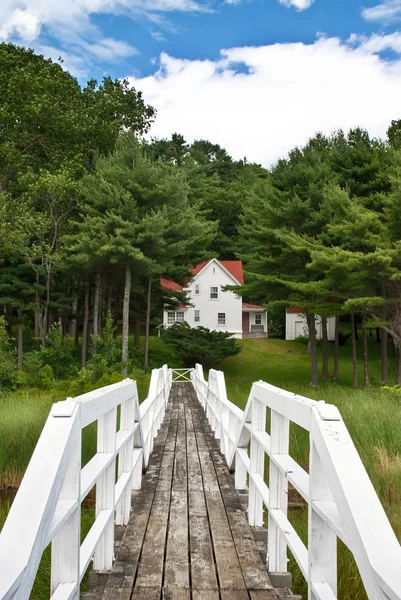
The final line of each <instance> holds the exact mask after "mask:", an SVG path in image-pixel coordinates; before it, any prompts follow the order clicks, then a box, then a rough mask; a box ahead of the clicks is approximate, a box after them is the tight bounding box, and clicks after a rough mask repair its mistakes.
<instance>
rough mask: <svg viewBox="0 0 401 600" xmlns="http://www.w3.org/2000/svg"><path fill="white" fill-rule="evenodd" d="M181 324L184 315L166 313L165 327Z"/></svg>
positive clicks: (180, 313)
mask: <svg viewBox="0 0 401 600" xmlns="http://www.w3.org/2000/svg"><path fill="white" fill-rule="evenodd" d="M177 322H178V323H183V322H184V313H183V312H182V311H180V312H174V311H171V312H170V311H169V312H168V313H167V325H174V323H177Z"/></svg>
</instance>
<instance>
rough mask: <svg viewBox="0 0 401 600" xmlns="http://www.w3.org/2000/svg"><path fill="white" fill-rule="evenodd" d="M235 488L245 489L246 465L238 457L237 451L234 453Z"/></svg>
mask: <svg viewBox="0 0 401 600" xmlns="http://www.w3.org/2000/svg"><path fill="white" fill-rule="evenodd" d="M235 489H236V490H245V489H246V467H245V465H244V463H243V462H242V460H241V459H240V458H239V457H238V452H236V454H235Z"/></svg>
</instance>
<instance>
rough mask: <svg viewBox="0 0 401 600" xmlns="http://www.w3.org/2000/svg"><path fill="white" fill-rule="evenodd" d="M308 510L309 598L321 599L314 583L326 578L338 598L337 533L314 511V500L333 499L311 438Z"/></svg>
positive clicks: (334, 595) (313, 599) (311, 599)
mask: <svg viewBox="0 0 401 600" xmlns="http://www.w3.org/2000/svg"><path fill="white" fill-rule="evenodd" d="M309 498H310V502H309V512H308V550H309V552H308V558H309V561H308V562H309V564H308V600H319V598H318V597H317V596H315V594H314V593H313V590H312V584H313V583H314V582H320V581H324V582H326V583H327V584H328V585H329V586H330V587H331V589H332V592H333V597H335V598H337V536H336V534H335V533H334V531H333V530H332V529H331V527H329V526H328V525H327V523H325V521H323V519H322V518H321V517H320V516H319V515H318V514H317V513H316V512H315V510H314V507H313V503H314V502H319V501H323V502H324V501H329V502H330V501H333V496H332V493H331V490H330V488H329V484H328V481H327V478H326V474H325V471H324V468H323V465H322V462H321V460H320V456H319V454H318V452H317V450H316V446H315V444H314V442H313V440H312V436H311V439H310V454H309Z"/></svg>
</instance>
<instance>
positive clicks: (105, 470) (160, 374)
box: [0, 365, 172, 600]
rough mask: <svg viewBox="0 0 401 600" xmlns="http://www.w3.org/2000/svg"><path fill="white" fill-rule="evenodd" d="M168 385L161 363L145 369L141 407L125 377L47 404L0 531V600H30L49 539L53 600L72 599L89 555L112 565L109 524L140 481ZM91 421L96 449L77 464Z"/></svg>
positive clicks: (127, 506)
mask: <svg viewBox="0 0 401 600" xmlns="http://www.w3.org/2000/svg"><path fill="white" fill-rule="evenodd" d="M171 384H172V374H171V369H168V367H167V366H166V365H165V366H164V367H162V368H161V369H155V370H153V371H152V375H151V381H150V387H149V394H148V398H147V399H146V400H145V401H144V402H143V403H142V404H141V405H139V401H138V392H137V385H136V382H135V381H132V380H130V379H126V380H124V381H122V382H120V383H116V384H113V385H109V386H106V387H104V388H101V389H99V390H95V391H93V392H89V393H88V394H83V395H82V396H78V397H77V398H68V399H67V400H65V401H62V402H58V403H56V404H54V405H53V407H52V409H51V411H50V414H49V417H48V419H47V421H46V424H45V426H44V428H43V431H42V434H41V436H40V438H39V441H38V443H37V446H36V448H35V451H34V453H33V455H32V458H31V460H30V463H29V465H28V468H27V470H26V473H25V476H24V478H23V480H22V483H21V486H20V488H19V490H18V493H17V495H16V497H15V500H14V502H13V504H12V506H11V509H10V512H9V515H8V517H7V520H6V522H5V524H4V527H3V530H2V532H1V534H0V599H1V600H5V599H11V598H13V599H14V600H17V599H18V600H27V599H28V598H29V596H30V593H31V589H32V586H33V583H34V581H35V577H36V572H37V569H38V567H39V563H40V560H41V557H42V554H43V551H44V549H45V548H46V547H47V546H48V545H49V544H50V543H51V545H52V551H51V589H50V590H49V598H51V599H52V600H69V599H71V600H78V599H79V586H80V582H81V580H82V577H83V576H84V574H85V571H86V569H87V567H88V565H89V564H90V562H91V561H92V560H93V561H94V567H95V569H98V570H101V571H105V570H109V569H111V566H112V562H113V559H114V557H113V552H114V524H115V523H116V524H118V525H126V524H127V523H128V520H129V517H130V511H131V490H132V489H139V488H140V486H141V476H142V469H143V467H146V466H147V464H148V460H149V455H150V453H151V451H152V447H153V440H154V438H155V437H156V435H157V433H158V431H159V429H160V425H161V423H162V421H163V418H164V413H165V410H166V406H167V402H168V399H169V395H170V389H171ZM118 407H120V409H119V410H120V424H119V429H118V430H117V409H118ZM93 422H97V453H96V454H95V456H93V458H92V459H91V460H90V461H89V462H88V463H87V464H86V465H85V466H84V467H83V468H82V465H81V441H82V430H83V429H84V428H85V427H86V426H88V425H90V424H91V423H93ZM116 467H117V470H116ZM116 472H117V477H116ZM94 486H96V519H95V522H94V524H93V525H92V527H91V529H90V531H89V533H88V534H87V536H86V537H85V539H84V541H83V542H82V544H81V542H80V522H81V502H82V501H83V500H84V499H85V498H86V496H87V495H88V493H89V492H90V491H91V489H92V488H93V487H94Z"/></svg>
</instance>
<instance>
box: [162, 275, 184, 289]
mask: <svg viewBox="0 0 401 600" xmlns="http://www.w3.org/2000/svg"><path fill="white" fill-rule="evenodd" d="M160 285H161V287H162V288H164V289H165V290H182V286H181V285H178V283H175V282H174V281H170V280H169V279H164V277H160Z"/></svg>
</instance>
